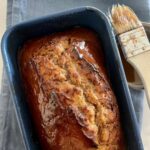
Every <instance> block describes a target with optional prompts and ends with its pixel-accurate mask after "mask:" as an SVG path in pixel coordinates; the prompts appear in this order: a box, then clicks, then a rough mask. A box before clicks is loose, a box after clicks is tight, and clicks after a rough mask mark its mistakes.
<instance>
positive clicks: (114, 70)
mask: <svg viewBox="0 0 150 150" xmlns="http://www.w3.org/2000/svg"><path fill="white" fill-rule="evenodd" d="M74 26H83V27H88V28H91V29H93V30H94V31H96V33H97V34H98V36H99V38H100V39H101V42H102V46H103V50H104V55H105V61H106V66H107V71H108V75H109V78H110V81H111V84H112V88H113V90H114V92H115V95H116V97H117V101H118V105H119V109H120V113H121V121H122V125H123V129H124V133H125V138H126V142H127V149H130V150H143V149H144V148H143V144H142V141H141V137H140V133H139V129H138V126H137V120H136V116H135V112H134V109H133V104H132V101H131V96H130V93H129V89H128V86H127V82H126V78H125V74H124V71H123V67H122V63H121V59H120V55H119V52H118V48H117V45H116V41H115V36H114V34H113V30H112V28H111V25H110V23H109V21H108V19H107V17H106V16H105V15H104V14H103V13H102V12H101V11H99V10H97V9H95V8H91V7H81V8H76V9H72V10H69V11H65V12H61V13H58V14H53V15H50V16H47V17H43V18H40V19H37V20H33V21H30V22H26V23H22V24H19V25H16V26H14V27H12V28H10V29H9V30H8V31H6V33H5V34H4V36H3V39H2V55H3V60H4V66H5V68H6V71H7V75H8V79H9V84H10V89H11V93H12V96H13V102H14V105H15V108H16V113H17V117H18V122H19V125H20V128H21V132H22V135H23V139H24V142H25V146H26V149H27V150H39V149H40V145H39V142H38V139H37V136H36V133H35V132H34V127H33V126H32V121H31V117H30V112H29V110H28V105H27V103H26V100H25V98H24V91H23V88H22V85H21V80H20V74H19V70H18V58H17V57H18V56H17V55H18V51H19V50H20V48H21V47H22V46H23V44H24V42H25V41H27V40H29V39H32V38H34V37H39V36H44V35H48V34H51V33H54V32H58V31H63V30H65V29H68V28H71V27H74Z"/></svg>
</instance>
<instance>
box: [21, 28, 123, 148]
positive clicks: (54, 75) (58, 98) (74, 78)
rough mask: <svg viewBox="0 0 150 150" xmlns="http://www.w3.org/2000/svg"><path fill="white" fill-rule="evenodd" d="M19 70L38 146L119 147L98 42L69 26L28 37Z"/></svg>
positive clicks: (86, 32) (92, 35)
mask: <svg viewBox="0 0 150 150" xmlns="http://www.w3.org/2000/svg"><path fill="white" fill-rule="evenodd" d="M19 63H20V71H21V75H22V79H23V84H24V87H25V92H26V95H27V100H28V104H29V107H30V110H31V114H32V117H33V121H34V124H35V127H36V130H37V132H38V135H39V139H40V142H41V145H42V147H43V149H44V150H123V149H124V144H123V137H122V130H121V125H120V118H119V111H118V106H117V103H116V98H115V96H114V94H113V92H112V90H111V87H110V85H109V82H108V79H107V76H106V71H105V68H104V60H103V54H102V50H101V47H100V44H99V40H98V38H97V36H96V34H95V33H94V32H92V31H90V30H89V29H85V28H74V29H71V30H69V31H65V32H61V33H56V34H53V35H50V36H47V37H43V38H39V39H34V40H31V41H28V42H27V43H26V44H25V45H24V47H23V49H22V50H21V52H20V54H19Z"/></svg>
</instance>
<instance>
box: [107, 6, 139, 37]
mask: <svg viewBox="0 0 150 150" xmlns="http://www.w3.org/2000/svg"><path fill="white" fill-rule="evenodd" d="M108 15H109V18H110V20H111V22H112V25H113V27H114V29H115V31H116V33H117V34H121V33H124V32H127V31H130V30H133V29H136V28H138V27H140V26H142V23H141V21H140V20H139V19H138V17H137V16H136V14H135V13H134V12H133V10H132V9H131V8H129V7H128V6H125V5H119V4H118V5H113V7H112V9H111V11H109V12H108Z"/></svg>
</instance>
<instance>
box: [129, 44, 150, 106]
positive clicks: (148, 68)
mask: <svg viewBox="0 0 150 150" xmlns="http://www.w3.org/2000/svg"><path fill="white" fill-rule="evenodd" d="M149 48H150V46H149ZM127 60H128V62H129V63H130V64H131V65H132V66H133V67H134V69H135V70H136V72H138V74H139V75H140V78H141V79H142V82H143V84H144V89H145V91H146V97H147V101H148V104H149V107H150V50H149V51H146V52H142V53H140V54H138V55H136V56H133V57H130V58H128V59H127Z"/></svg>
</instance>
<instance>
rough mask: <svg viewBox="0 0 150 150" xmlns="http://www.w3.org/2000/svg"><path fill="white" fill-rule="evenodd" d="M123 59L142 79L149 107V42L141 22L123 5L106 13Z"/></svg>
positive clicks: (115, 6)
mask: <svg viewBox="0 0 150 150" xmlns="http://www.w3.org/2000/svg"><path fill="white" fill-rule="evenodd" d="M108 15H109V18H110V20H111V23H112V26H113V28H114V30H115V33H116V35H117V38H118V41H119V44H120V45H121V49H122V51H123V54H124V57H125V59H126V60H127V62H128V63H130V64H131V65H132V66H133V68H134V69H135V70H136V71H137V73H138V74H139V76H140V77H141V79H142V82H143V84H144V88H145V91H146V96H147V100H148V104H149V107H150V42H149V40H148V37H147V35H146V32H145V30H144V27H143V25H142V23H141V21H140V20H139V19H138V17H137V16H136V14H135V13H134V11H133V10H132V9H131V8H129V7H128V6H125V5H119V4H118V5H114V6H113V7H112V9H111V10H110V11H109V13H108Z"/></svg>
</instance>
